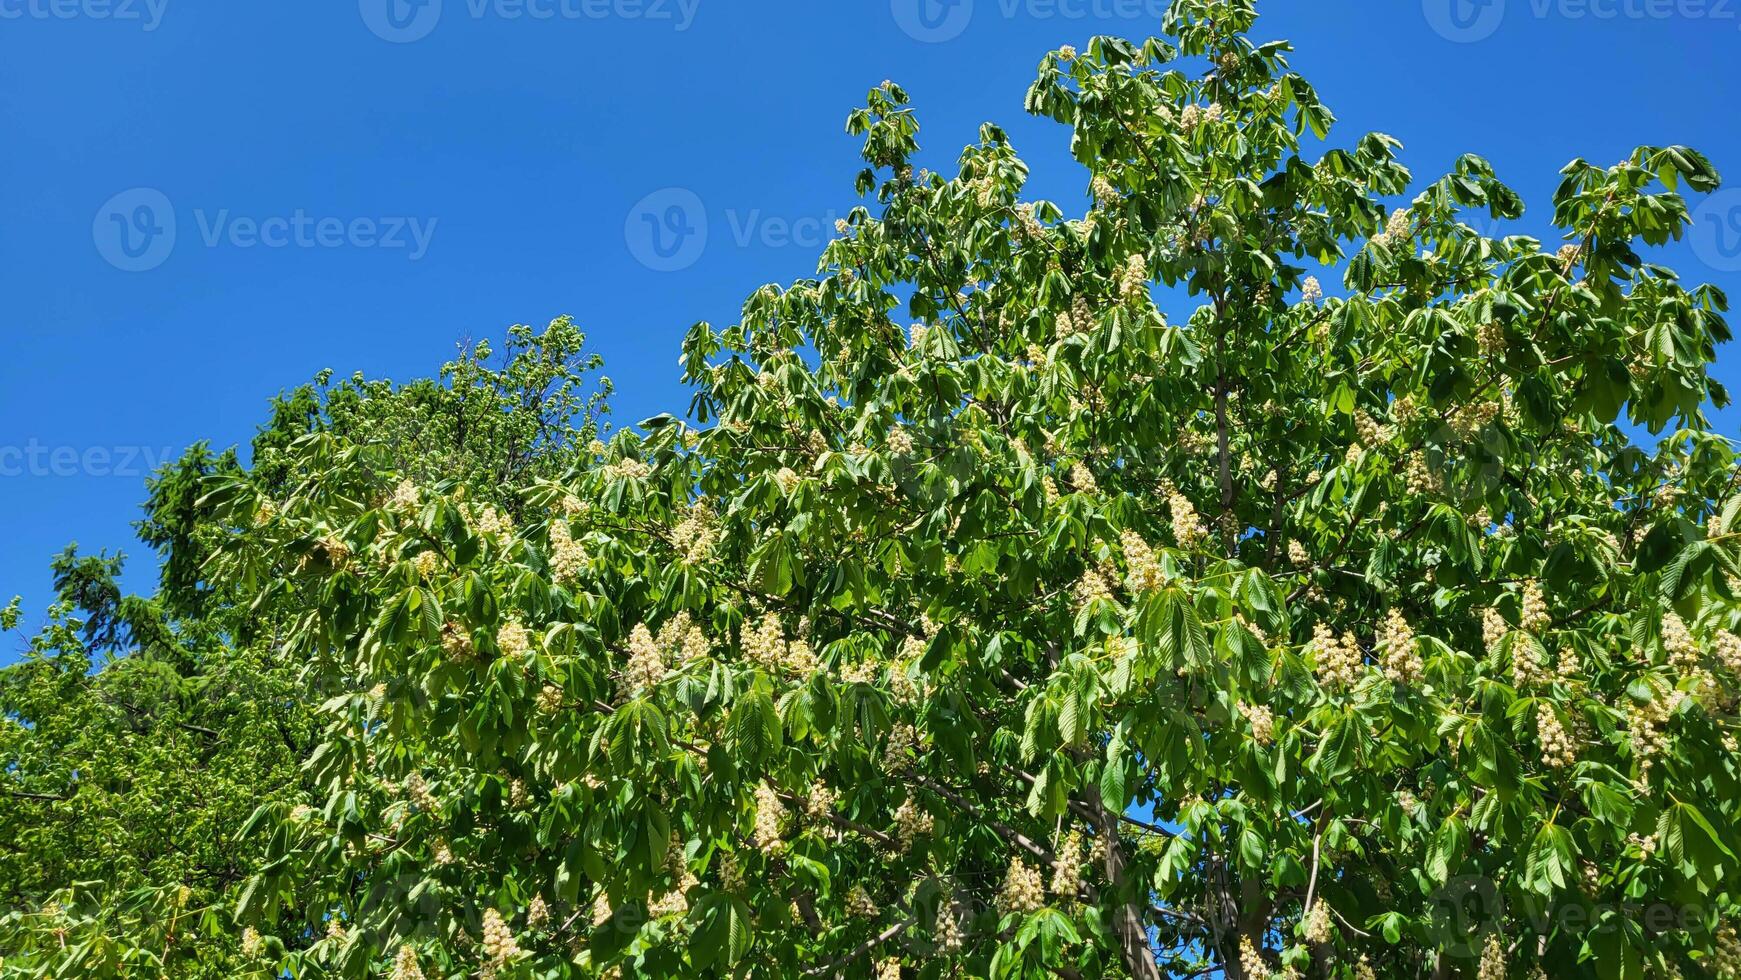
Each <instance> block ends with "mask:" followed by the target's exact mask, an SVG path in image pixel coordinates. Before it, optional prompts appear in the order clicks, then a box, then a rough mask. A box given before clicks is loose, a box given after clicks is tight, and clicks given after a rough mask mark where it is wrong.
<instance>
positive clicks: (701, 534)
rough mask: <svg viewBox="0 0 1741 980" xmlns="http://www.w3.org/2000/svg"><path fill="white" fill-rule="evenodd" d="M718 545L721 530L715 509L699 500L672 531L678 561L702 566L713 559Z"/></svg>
mask: <svg viewBox="0 0 1741 980" xmlns="http://www.w3.org/2000/svg"><path fill="white" fill-rule="evenodd" d="M718 545H719V528H718V522H717V519H716V518H715V516H714V513H713V508H711V507H709V506H708V505H707V503H706V502H705V501H701V500H697V501H696V502H695V503H694V504H691V505H690V507H689V513H688V514H687V515H685V516H684V518H683V520H682V521H681V522H680V523H679V524H678V525H677V526H676V527H674V528H672V529H671V547H673V548H675V549H676V550H677V554H678V556H679V557H678V560H679V561H681V562H682V563H683V564H685V565H700V564H702V563H704V562H706V561H707V560H708V559H710V558H712V557H713V549H714V548H716V547H718Z"/></svg>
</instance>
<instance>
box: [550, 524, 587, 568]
mask: <svg viewBox="0 0 1741 980" xmlns="http://www.w3.org/2000/svg"><path fill="white" fill-rule="evenodd" d="M591 560H592V559H591V558H590V556H588V555H587V553H586V549H585V548H584V547H582V546H581V545H579V544H577V543H576V542H575V540H574V535H573V533H572V532H571V531H570V530H569V528H568V522H567V521H565V520H558V521H555V522H554V523H552V524H551V525H550V570H551V572H553V573H554V574H555V575H556V581H558V582H561V583H564V584H567V583H571V582H574V581H577V580H579V578H580V573H581V572H583V571H585V570H586V566H587V563H588V562H589V561H591Z"/></svg>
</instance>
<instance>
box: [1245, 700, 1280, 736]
mask: <svg viewBox="0 0 1741 980" xmlns="http://www.w3.org/2000/svg"><path fill="white" fill-rule="evenodd" d="M1239 713H1240V714H1242V715H1244V716H1245V720H1246V722H1248V723H1249V724H1250V725H1251V737H1252V738H1254V739H1256V740H1257V744H1259V745H1271V744H1274V742H1275V739H1276V718H1275V712H1273V711H1271V710H1270V709H1269V708H1267V707H1264V706H1263V705H1261V704H1241V705H1240V706H1239Z"/></svg>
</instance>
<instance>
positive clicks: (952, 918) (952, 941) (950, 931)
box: [931, 901, 967, 953]
mask: <svg viewBox="0 0 1741 980" xmlns="http://www.w3.org/2000/svg"><path fill="white" fill-rule="evenodd" d="M956 915H957V912H956V911H955V907H954V906H953V905H951V904H950V903H949V902H948V901H944V902H943V903H942V904H941V905H939V906H937V925H936V927H935V928H934V929H933V930H932V932H931V938H932V939H933V940H934V941H935V942H936V944H937V951H938V952H940V953H959V952H960V951H961V947H962V946H964V945H966V941H967V937H966V936H964V935H962V933H961V921H960V920H959V919H958V918H956Z"/></svg>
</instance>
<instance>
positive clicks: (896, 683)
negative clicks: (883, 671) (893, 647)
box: [889, 636, 924, 704]
mask: <svg viewBox="0 0 1741 980" xmlns="http://www.w3.org/2000/svg"><path fill="white" fill-rule="evenodd" d="M907 639H908V640H910V641H912V642H913V643H917V644H920V646H921V648H922V647H923V643H924V641H922V640H920V639H919V638H918V637H914V636H909V637H907ZM901 647H902V651H903V653H905V651H906V648H907V644H906V643H903V644H901ZM919 652H920V653H921V654H923V652H924V651H923V649H921V650H920V651H919ZM889 696H890V697H892V698H894V699H895V702H896V703H897V704H912V703H913V702H914V701H917V700H918V699H919V685H918V683H917V682H916V681H914V680H913V675H912V674H911V673H909V672H908V664H906V663H893V664H890V665H889Z"/></svg>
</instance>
